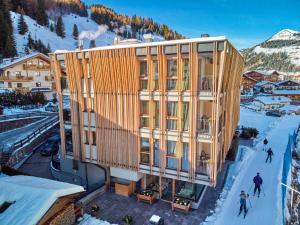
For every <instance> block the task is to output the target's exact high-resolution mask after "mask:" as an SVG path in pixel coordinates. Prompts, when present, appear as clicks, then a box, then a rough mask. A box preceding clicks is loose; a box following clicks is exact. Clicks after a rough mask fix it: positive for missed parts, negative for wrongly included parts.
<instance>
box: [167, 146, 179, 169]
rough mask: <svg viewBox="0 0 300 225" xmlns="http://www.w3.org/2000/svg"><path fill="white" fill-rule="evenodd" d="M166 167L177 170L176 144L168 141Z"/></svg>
mask: <svg viewBox="0 0 300 225" xmlns="http://www.w3.org/2000/svg"><path fill="white" fill-rule="evenodd" d="M167 153H168V155H167V167H168V168H169V169H177V164H178V161H177V142H176V141H168V142H167Z"/></svg>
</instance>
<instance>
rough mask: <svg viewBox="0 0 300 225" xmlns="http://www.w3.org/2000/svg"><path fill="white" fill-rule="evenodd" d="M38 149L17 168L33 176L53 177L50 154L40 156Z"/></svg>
mask: <svg viewBox="0 0 300 225" xmlns="http://www.w3.org/2000/svg"><path fill="white" fill-rule="evenodd" d="M40 149H41V148H38V149H37V150H36V151H34V152H33V154H32V155H31V156H30V158H29V159H27V160H26V162H25V163H24V164H23V165H22V166H21V167H20V168H19V170H20V171H22V172H24V173H27V174H29V175H32V176H35V177H42V178H48V179H53V177H52V175H51V169H50V162H51V156H42V155H41V154H40V151H39V150H40Z"/></svg>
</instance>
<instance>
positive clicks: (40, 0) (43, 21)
mask: <svg viewBox="0 0 300 225" xmlns="http://www.w3.org/2000/svg"><path fill="white" fill-rule="evenodd" d="M35 14H36V21H37V23H38V24H40V25H42V26H48V23H49V22H48V16H47V14H46V10H45V3H44V0H37V8H36V13H35Z"/></svg>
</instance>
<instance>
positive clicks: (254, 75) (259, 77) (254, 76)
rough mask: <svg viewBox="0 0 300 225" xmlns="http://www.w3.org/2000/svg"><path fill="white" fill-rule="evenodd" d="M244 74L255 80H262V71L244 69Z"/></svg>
mask: <svg viewBox="0 0 300 225" xmlns="http://www.w3.org/2000/svg"><path fill="white" fill-rule="evenodd" d="M244 75H246V76H247V77H250V78H252V79H254V80H256V81H257V82H259V81H263V80H264V75H263V74H262V73H260V72H258V71H255V70H252V71H246V72H245V73H244Z"/></svg>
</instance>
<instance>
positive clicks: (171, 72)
mask: <svg viewBox="0 0 300 225" xmlns="http://www.w3.org/2000/svg"><path fill="white" fill-rule="evenodd" d="M167 69H168V71H167V89H168V90H177V79H178V77H177V59H168V61H167Z"/></svg>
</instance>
